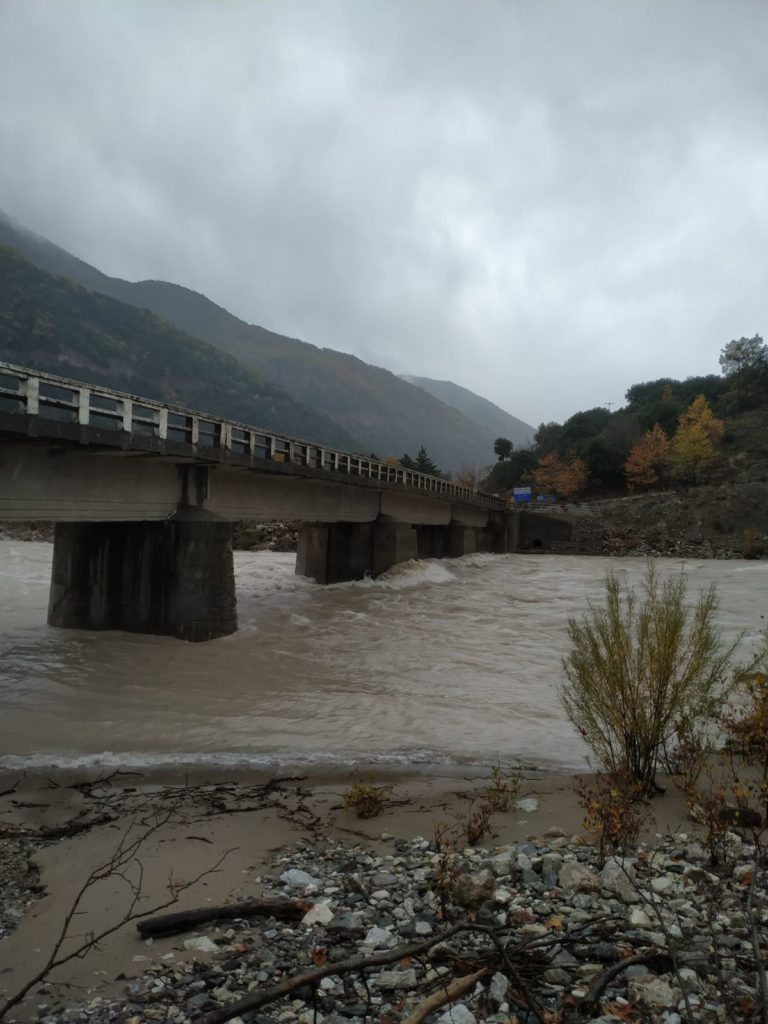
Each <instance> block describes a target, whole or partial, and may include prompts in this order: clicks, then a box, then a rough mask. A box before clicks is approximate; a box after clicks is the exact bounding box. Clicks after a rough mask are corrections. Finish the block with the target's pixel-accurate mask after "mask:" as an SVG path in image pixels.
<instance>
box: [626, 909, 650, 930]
mask: <svg viewBox="0 0 768 1024" xmlns="http://www.w3.org/2000/svg"><path fill="white" fill-rule="evenodd" d="M629 923H630V924H631V925H634V927H635V928H650V927H651V925H652V923H653V922H652V921H651V919H650V917H648V915H647V914H646V912H645V911H644V910H642V909H641V908H640V907H635V908H634V910H633V911H632V913H631V914H630V915H629Z"/></svg>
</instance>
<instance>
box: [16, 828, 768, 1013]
mask: <svg viewBox="0 0 768 1024" xmlns="http://www.w3.org/2000/svg"><path fill="white" fill-rule="evenodd" d="M382 838H383V839H384V846H385V850H384V852H378V853H377V852H375V851H373V850H371V849H368V848H366V847H365V846H361V845H351V844H350V843H348V842H341V841H338V840H331V839H325V840H322V841H317V842H316V841H311V842H310V841H305V840H300V841H298V842H296V843H295V844H293V845H292V846H291V847H290V848H288V849H286V850H284V851H282V852H280V853H279V854H277V855H276V856H274V858H273V860H272V864H271V867H270V868H269V869H268V870H267V871H266V872H265V873H264V875H263V876H259V877H257V878H254V879H252V881H253V882H257V883H261V885H262V886H263V892H264V894H265V895H267V896H269V895H273V896H276V897H278V896H279V897H281V898H285V897H286V896H290V897H293V898H300V899H302V900H305V901H306V902H307V906H308V907H309V909H308V910H307V913H306V914H305V915H304V916H303V918H302V919H301V920H300V921H297V922H296V923H295V924H286V923H285V922H284V921H278V920H276V919H269V918H267V919H259V920H254V919H251V918H249V919H245V918H243V919H235V920H233V921H227V922H222V923H220V924H218V925H216V924H213V925H211V926H210V927H208V928H206V929H204V930H201V931H200V932H198V933H197V934H188V935H182V936H177V937H176V938H175V939H174V940H166V941H165V942H164V943H159V942H158V941H157V940H155V941H152V940H147V941H146V942H141V940H139V939H138V938H137V939H136V949H137V953H136V955H134V957H133V961H134V964H140V965H141V967H140V970H141V971H142V973H141V974H140V975H139V976H138V977H136V978H133V979H132V980H129V981H126V984H125V994H124V997H123V998H120V999H112V1000H108V999H105V998H104V997H102V996H97V997H96V998H91V999H89V998H85V999H83V1000H81V1001H78V1002H71V1001H68V1002H67V1005H66V1006H62V1005H61V1003H60V1002H59V1000H57V999H56V998H55V989H54V988H53V987H51V986H46V985H41V986H40V987H39V988H38V989H37V991H36V997H35V998H36V1002H37V1019H38V1020H40V1021H41V1022H44V1024H64V1022H67V1024H76V1022H86V1021H91V1022H96V1024H107V1022H117V1024H140V1022H143V1021H173V1022H176V1024H186V1022H190V1024H191V1022H195V1021H205V1022H206V1024H211V1022H213V1021H214V1020H218V1021H222V1020H225V1019H232V1020H235V1021H242V1022H246V1021H253V1022H255V1024H367V1022H373V1021H381V1022H386V1024H396V1022H404V1021H415V1020H424V1021H426V1022H427V1024H431V1022H439V1024H474V1022H479V1021H489V1022H493V1024H502V1022H510V1024H515V1022H517V1024H537V1022H538V1021H542V1022H544V1021H546V1022H551V1021H561V1020H562V1021H584V1022H586V1021H592V1022H595V1024H597V1022H600V1024H613V1022H616V1024H619V1022H621V1021H643V1022H650V1021H654V1022H656V1021H661V1022H665V1024H680V1022H681V1021H696V1022H706V1024H709V1022H712V1024H714V1022H730V1021H745V1022H746V1021H751V1020H759V1019H761V1018H760V1016H759V1013H760V1005H761V1002H760V990H759V984H760V982H759V979H758V975H757V971H756V956H755V949H756V945H757V947H758V949H759V951H760V956H761V957H762V958H763V960H764V958H765V956H766V950H767V949H768V911H767V910H766V899H767V897H768V892H766V885H765V873H764V869H763V865H761V864H759V862H758V861H759V858H758V851H756V849H755V847H754V846H753V845H752V844H751V843H750V842H749V841H748V840H747V839H745V838H744V837H742V836H738V835H736V834H731V835H729V836H728V839H727V843H726V847H725V854H726V855H725V859H724V860H722V861H721V863H720V864H719V865H718V866H717V868H716V869H715V868H713V867H712V866H711V864H710V858H709V853H708V852H707V850H706V849H705V848H704V846H702V845H701V844H700V842H698V841H697V840H696V839H695V838H694V837H693V836H690V835H687V834H684V833H679V834H677V835H675V836H672V837H668V838H666V839H663V840H661V841H660V842H659V843H658V845H656V846H654V847H650V846H641V847H639V848H638V849H637V850H635V851H633V852H632V854H631V855H628V856H626V857H624V858H621V859H609V860H608V861H607V862H606V864H605V865H604V866H603V867H602V868H601V867H600V865H599V864H598V862H597V850H596V848H595V847H593V846H590V845H586V844H585V843H584V842H583V840H582V839H580V838H579V837H573V836H568V835H564V834H562V832H561V830H560V829H558V828H550V829H548V830H547V832H546V834H545V835H544V836H543V837H541V838H539V839H536V840H528V841H525V842H519V843H514V844H509V845H505V846H502V847H494V848H491V849H483V848H479V847H478V848H467V849H457V848H455V847H450V846H448V847H443V848H442V849H439V848H438V847H437V846H436V845H435V842H434V841H433V840H428V839H426V838H415V839H411V840H407V839H395V838H392V837H389V836H384V837H382ZM243 898H245V894H244V895H243ZM454 929H455V930H454ZM443 935H445V936H446V938H445V939H444V940H443V939H442V936H443ZM414 945H416V946H422V947H425V948H422V949H421V952H419V953H418V954H416V953H414V952H413V948H412V947H414ZM409 947H410V948H409ZM182 951H186V953H187V954H189V951H192V953H193V955H194V957H195V959H193V960H191V961H187V962H181V961H180V960H179V957H180V956H182V955H184V954H183V952H182ZM359 957H364V958H368V959H371V958H373V959H375V960H381V959H383V958H385V959H388V960H389V962H388V963H384V964H379V965H377V966H372V967H369V968H367V969H354V970H352V969H349V968H347V967H340V968H339V969H338V970H336V969H333V968H332V966H331V965H333V964H334V963H339V964H349V962H350V961H354V960H356V959H357V958H359ZM313 971H319V974H318V976H317V979H316V984H308V983H306V982H305V983H304V984H303V985H301V986H299V987H298V988H295V989H293V990H292V991H290V992H288V993H286V994H285V995H283V996H282V997H281V998H276V999H271V998H266V999H265V998H264V996H267V997H268V996H269V994H270V992H273V991H274V989H275V986H278V985H280V984H284V983H285V981H286V979H287V978H290V977H292V976H293V975H295V974H303V973H306V972H313ZM456 979H460V980H461V979H463V980H464V984H463V990H462V986H461V985H459V986H458V989H457V990H456V991H457V993H458V994H457V995H456V997H455V998H454V999H448V1000H446V993H450V991H451V986H452V985H453V984H454V982H455V981H456ZM467 979H469V981H467ZM441 994H442V995H441ZM431 997H435V1002H437V1003H440V1002H441V999H442V1000H443V1002H442V1005H439V1006H436V1008H435V1009H434V1010H433V1011H432V1012H427V1013H425V1014H424V1016H422V1017H419V1016H418V1015H417V1016H416V1017H414V1016H412V1015H413V1014H414V1013H416V1014H418V1011H419V1008H420V1007H421V1008H422V1009H423V1008H424V1006H426V1005H427V1001H428V1000H429V999H430V998H431ZM243 1000H245V1002H244V1004H243V1005H242V1006H240V1005H239V1004H240V1002H241V1001H243ZM260 1000H261V1004H260ZM248 1001H250V1004H251V1005H250V1008H249V1005H248ZM57 1002H58V1003H59V1005H58V1006H57V1005H56V1003H57ZM217 1014H218V1015H217ZM8 1019H9V1020H13V1019H14V1015H13V1012H11V1013H10V1015H9V1017H8ZM18 1019H23V1018H18Z"/></svg>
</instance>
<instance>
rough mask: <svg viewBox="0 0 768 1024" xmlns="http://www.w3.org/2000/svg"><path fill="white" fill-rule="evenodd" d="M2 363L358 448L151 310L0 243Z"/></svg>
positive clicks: (272, 387)
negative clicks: (59, 272)
mask: <svg viewBox="0 0 768 1024" xmlns="http://www.w3.org/2000/svg"><path fill="white" fill-rule="evenodd" d="M0 359H2V360H4V361H7V362H11V363H20V364H22V365H24V366H32V367H36V368H39V369H41V370H48V371H49V372H52V373H61V374H63V375H64V376H70V377H74V378H76V379H80V380H85V381H88V382H93V383H100V384H105V385H107V386H108V387H113V388H117V389H119V390H121V391H129V392H132V393H134V394H138V395H141V396H142V397H147V398H154V399H159V400H164V401H168V402H176V403H178V404H180V405H184V406H187V407H189V408H192V409H198V410H200V411H201V412H209V413H213V414H215V415H219V416H227V417H231V418H232V419H239V420H243V421H245V422H247V423H251V424H253V425H254V426H260V427H263V428H265V429H267V430H273V431H275V432H277V433H285V434H291V435H293V436H296V437H302V438H306V439H309V440H314V441H318V442H322V443H325V444H328V445H334V446H339V447H344V448H350V447H351V448H353V449H354V448H357V447H359V446H358V445H356V444H355V442H354V441H353V439H352V438H351V437H350V436H349V435H348V434H346V433H345V431H343V430H342V429H341V428H340V427H339V426H338V425H337V424H335V423H332V422H331V421H330V420H329V419H327V418H326V417H324V416H321V415H320V414H318V413H317V412H315V410H313V409H306V408H304V407H303V406H301V405H300V404H299V403H298V402H296V401H295V400H294V399H293V398H292V397H291V396H290V395H288V394H286V393H285V392H284V391H283V390H282V389H281V388H279V387H276V386H275V385H274V384H271V383H270V382H268V381H266V380H264V379H263V378H261V377H259V376H258V375H257V374H255V373H252V372H250V371H248V370H246V369H244V367H242V366H240V365H239V364H238V363H237V362H236V360H235V359H233V358H232V357H231V356H228V355H226V354H224V353H223V352H220V351H219V350H218V349H216V348H215V347H214V346H212V345H208V344H206V343H205V342H203V341H200V340H199V339H198V338H193V337H191V336H190V335H187V334H184V333H183V332H182V331H179V330H177V329H176V328H174V327H171V326H170V325H169V324H167V323H165V322H164V321H162V320H161V319H160V318H159V317H157V316H155V315H154V314H153V313H149V312H147V311H146V310H138V309H135V308H134V307H133V306H129V305H127V304H126V303H123V302H118V301H117V300H115V299H112V298H110V297H108V296H106V295H101V294H98V293H96V292H91V291H88V290H87V289H85V288H82V287H81V286H80V285H78V284H74V283H73V282H72V281H70V280H67V279H66V278H64V277H58V276H55V275H53V274H49V273H47V272H46V271H44V270H41V269H40V268H39V267H36V266H34V265H33V264H32V263H30V262H29V261H28V260H26V259H24V257H23V256H21V255H20V254H19V253H18V252H16V251H15V250H14V249H10V248H8V247H6V246H0Z"/></svg>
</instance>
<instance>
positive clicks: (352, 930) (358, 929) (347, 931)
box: [326, 911, 364, 937]
mask: <svg viewBox="0 0 768 1024" xmlns="http://www.w3.org/2000/svg"><path fill="white" fill-rule="evenodd" d="M363 928H364V925H363V915H362V914H358V913H357V912H356V911H347V912H346V913H343V914H334V916H333V917H332V918H331V920H330V921H329V922H328V924H327V925H326V929H327V930H328V931H329V932H336V933H338V934H340V935H347V936H349V937H354V936H356V935H362V933H363Z"/></svg>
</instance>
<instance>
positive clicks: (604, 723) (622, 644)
mask: <svg viewBox="0 0 768 1024" xmlns="http://www.w3.org/2000/svg"><path fill="white" fill-rule="evenodd" d="M686 584H687V579H686V577H685V575H683V574H680V575H679V576H677V577H674V578H672V579H670V580H667V581H665V582H663V583H660V582H659V578H658V576H657V573H656V571H655V569H654V567H653V565H652V564H651V565H649V567H648V571H647V573H646V576H645V580H644V582H643V590H644V597H643V599H642V600H638V598H637V595H636V594H635V592H634V590H633V589H632V588H631V587H629V586H622V584H621V583H620V582H619V580H618V578H617V577H616V575H615V574H614V573H613V572H610V573H608V576H607V577H606V582H605V589H606V601H605V606H604V607H602V608H599V607H595V606H593V605H592V604H591V603H590V605H589V611H588V612H587V613H586V614H585V615H584V616H583V617H582V618H581V619H580V620H579V619H575V618H571V619H569V620H568V635H569V638H570V641H571V650H570V653H569V654H568V656H567V657H565V658H564V659H563V667H564V669H565V674H566V678H567V684H566V685H565V686H564V687H563V688H562V690H561V699H562V702H563V705H564V707H565V711H566V713H567V715H568V717H569V718H570V720H571V722H572V723H573V725H574V726H575V727H576V728H577V729H578V731H579V732H580V733H581V735H582V736H583V738H584V740H585V741H586V743H587V744H588V746H589V748H590V750H591V751H592V754H593V755H594V757H595V758H596V759H597V761H598V763H599V764H600V766H601V767H602V768H603V770H604V771H606V772H607V773H608V774H609V775H611V776H612V777H614V778H617V779H624V780H625V781H626V783H627V784H629V785H637V786H639V787H640V788H641V790H642V791H643V792H644V793H653V791H654V789H655V781H654V780H655V775H656V770H657V767H658V764H659V761H660V759H661V757H662V756H665V757H670V756H671V753H672V750H671V748H672V747H673V745H674V739H675V733H676V730H677V729H678V728H690V727H691V726H692V725H693V723H697V722H700V721H702V720H703V719H707V718H709V717H711V716H712V715H713V713H714V710H715V707H716V704H717V701H718V699H719V698H720V696H721V695H722V694H723V692H724V691H725V689H726V688H727V686H726V675H727V674H728V673H729V670H730V667H731V661H732V657H733V651H734V648H735V644H734V645H731V646H727V645H725V644H724V643H723V642H722V639H721V637H720V633H719V631H718V629H717V628H716V626H715V614H716V612H717V597H716V592H715V588H714V587H710V589H709V590H708V591H706V592H703V593H701V594H700V596H699V599H698V601H697V602H696V604H695V605H694V606H693V607H692V608H689V607H688V606H687V605H686Z"/></svg>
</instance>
